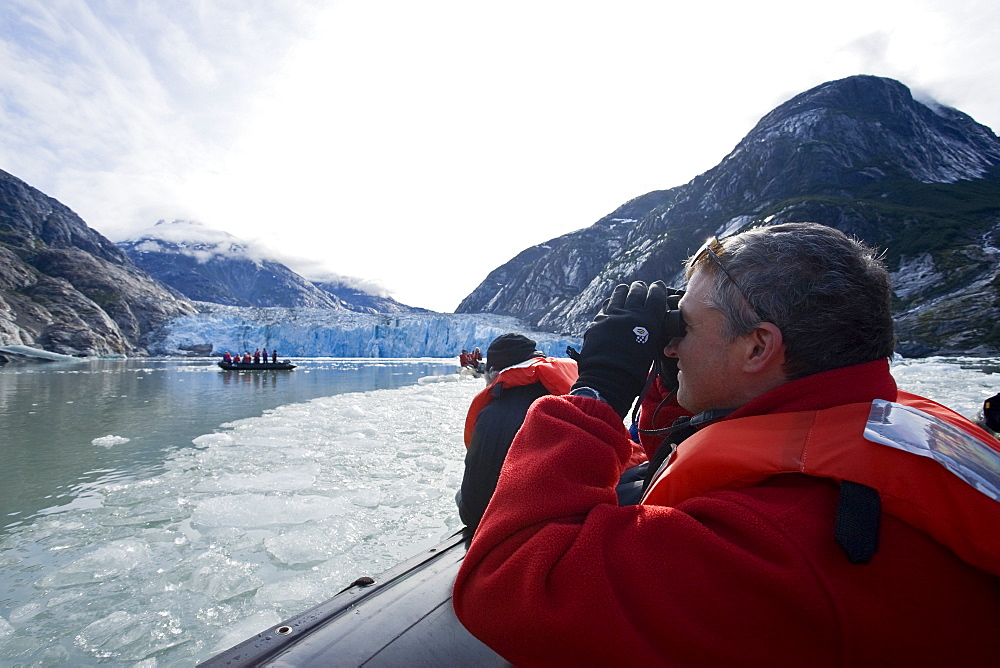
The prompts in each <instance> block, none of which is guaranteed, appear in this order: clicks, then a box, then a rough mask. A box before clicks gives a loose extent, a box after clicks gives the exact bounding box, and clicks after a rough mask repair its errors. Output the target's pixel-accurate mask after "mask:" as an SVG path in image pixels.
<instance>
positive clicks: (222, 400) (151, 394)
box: [0, 358, 455, 534]
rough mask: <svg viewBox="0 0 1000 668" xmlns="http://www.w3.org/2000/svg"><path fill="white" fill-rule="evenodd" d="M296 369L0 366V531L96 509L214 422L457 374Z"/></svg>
mask: <svg viewBox="0 0 1000 668" xmlns="http://www.w3.org/2000/svg"><path fill="white" fill-rule="evenodd" d="M294 361H295V363H296V364H298V365H299V367H298V368H297V369H295V370H293V371H254V372H237V371H222V370H221V369H219V368H218V366H216V364H215V360H212V359H208V358H205V359H170V360H150V359H136V360H94V361H84V362H72V363H64V362H59V363H48V364H45V363H42V364H31V365H11V366H7V367H0V455H2V457H3V462H4V465H3V466H2V467H0V490H2V491H0V534H2V532H4V531H6V530H9V529H10V528H11V527H13V526H17V525H19V524H21V523H23V522H24V521H25V520H27V519H29V518H31V517H33V516H36V515H39V514H47V513H52V512H58V511H60V510H65V509H67V508H68V507H70V506H82V507H85V506H86V505H87V504H89V503H97V502H98V501H97V500H96V498H95V496H94V495H93V494H92V493H91V492H90V490H92V489H94V488H96V487H98V486H101V485H104V484H107V483H108V482H112V481H119V480H129V479H136V478H142V477H149V476H150V475H152V474H154V473H156V472H157V470H158V468H159V467H160V466H161V464H162V462H163V460H164V458H165V457H166V456H167V454H168V453H169V452H171V451H173V450H176V449H178V448H185V447H190V446H191V439H193V438H195V437H197V436H199V435H202V434H205V433H210V432H212V431H213V430H214V429H215V428H216V427H218V426H219V425H220V424H222V423H225V422H230V421H233V420H237V419H242V418H247V417H253V416H258V415H261V414H262V413H263V412H264V411H267V410H270V409H273V408H275V407H277V406H281V405H284V404H290V403H296V402H302V401H307V400H309V399H313V398H315V397H323V396H330V395H334V394H339V393H343V392H355V391H365V390H373V389H392V388H397V387H403V386H405V385H411V384H413V383H416V382H417V380H418V379H419V378H421V377H422V376H434V375H442V374H448V373H453V372H454V371H455V362H454V360H450V359H431V358H427V359H417V360H412V359H411V360H386V359H361V360H359V359H330V358H316V359H296V360H294ZM109 436H110V437H118V438H117V439H114V438H112V439H108V438H107V437H109ZM126 438H127V439H129V441H128V442H127V444H125V445H121V444H122V443H124V441H122V440H121V439H126ZM95 441H96V442H95ZM116 442H117V445H116V444H115V443H116ZM112 445H113V446H114V447H109V446H112Z"/></svg>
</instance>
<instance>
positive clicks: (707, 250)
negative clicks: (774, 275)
mask: <svg viewBox="0 0 1000 668" xmlns="http://www.w3.org/2000/svg"><path fill="white" fill-rule="evenodd" d="M725 252H726V249H725V247H724V246H723V245H722V242H721V241H719V239H718V237H715V236H712V237H709V238H708V240H707V241H706V242H705V243H704V244H702V246H701V248H699V249H698V250H697V251H696V252H695V254H694V255H692V256H691V257H692V258H693V259H692V260H691V266H694V265H696V264H698V262H699V261H701V257H702V256H703V255H708V257H710V258H712V260H713V261H714V262H715V264H716V265H717V266H718V267H719V269H721V270H722V273H723V274H725V275H726V278H728V279H729V282H730V283H732V284H733V286H734V287H735V288H736V291H737V292H739V293H740V295H741V296H742V297H743V301H745V302H746V303H747V305H749V306H750V310H751V311H753V312H754V315H756V316H757V318H758V319H760V320H764V319H765V318H763V317H762V316H761V315H760V312H759V311H758V310H757V308H756V307H755V306H754V305H753V302H751V301H750V298H749V297H747V293H746V292H744V291H743V288H742V287H741V286H740V284H739V283H737V282H736V279H735V278H733V275H732V274H730V273H729V270H728V269H726V265H724V264H723V263H722V257H721V256H722V254H723V253H725Z"/></svg>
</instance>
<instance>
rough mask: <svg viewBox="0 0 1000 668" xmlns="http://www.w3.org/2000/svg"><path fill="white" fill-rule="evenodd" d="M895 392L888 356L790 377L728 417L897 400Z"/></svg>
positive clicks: (894, 382)
mask: <svg viewBox="0 0 1000 668" xmlns="http://www.w3.org/2000/svg"><path fill="white" fill-rule="evenodd" d="M896 395H897V388H896V380H895V379H894V378H893V377H892V374H891V373H889V360H887V359H881V360H875V361H874V362H865V363H864V364H855V365H853V366H845V367H840V368H839V369H832V370H830V371H824V372H822V373H815V374H813V375H811V376H806V377H805V378H799V379H797V380H792V381H789V382H787V383H784V384H783V385H779V386H778V387H776V388H774V389H773V390H771V391H770V392H766V393H764V394H762V395H760V396H759V397H757V398H756V399H754V400H752V401H750V402H749V403H747V404H745V405H743V406H741V407H740V408H737V409H736V410H735V411H733V412H732V413H730V414H729V415H728V416H726V419H727V420H728V419H732V418H740V417H747V416H750V415H767V414H769V413H793V412H796V411H810V410H812V411H815V410H822V409H824V408H832V407H833V406H840V405H843V404H853V403H860V402H862V401H873V400H875V399H885V400H887V401H895V400H896Z"/></svg>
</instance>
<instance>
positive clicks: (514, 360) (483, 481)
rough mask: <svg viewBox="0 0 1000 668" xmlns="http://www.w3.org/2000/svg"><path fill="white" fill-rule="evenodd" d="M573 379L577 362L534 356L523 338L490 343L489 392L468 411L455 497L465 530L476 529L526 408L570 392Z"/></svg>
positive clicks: (507, 337) (532, 345) (500, 338)
mask: <svg viewBox="0 0 1000 668" xmlns="http://www.w3.org/2000/svg"><path fill="white" fill-rule="evenodd" d="M575 378H576V362H574V361H573V360H570V359H557V358H550V357H545V354H544V353H542V352H539V351H537V350H535V342H534V341H532V340H531V339H529V338H528V337H526V336H524V335H522V334H513V333H511V334H503V335H502V336H498V337H497V338H496V339H494V340H493V342H492V343H490V345H489V348H487V350H486V384H487V388H486V389H485V390H483V392H481V393H480V395H479V396H477V398H476V399H475V400H474V401H473V403H472V406H471V407H470V408H469V415H468V416H467V421H466V429H467V431H466V436H467V438H466V445H467V446H468V451H467V452H466V455H465V474H464V476H463V478H462V487H461V489H460V490H459V491H458V493H457V494H456V495H455V502H456V503H457V504H458V513H459V516H460V517H461V518H462V521H463V522H465V525H466V526H467V527H468V528H469V529H472V530H475V528H476V527H477V526H478V525H479V520H480V519H481V518H482V516H483V512H484V511H485V510H486V506H487V505H488V504H489V502H490V498H491V497H492V496H493V491H494V490H495V489H496V484H497V479H498V478H499V477H500V469H501V468H502V467H503V462H504V459H505V458H506V457H507V450H508V449H510V444H511V441H513V440H514V436H515V434H517V430H518V429H520V428H521V423H522V422H524V416H525V415H526V414H527V412H528V408H529V407H530V406H531V404H532V403H533V402H534V401H535V399H538V398H539V397H542V396H545V395H547V394H564V393H566V392H568V391H569V388H570V386H571V385H572V383H573V380H575ZM472 424H474V425H475V426H474V428H472V432H471V437H470V436H469V435H468V429H469V428H470V426H471V425H472Z"/></svg>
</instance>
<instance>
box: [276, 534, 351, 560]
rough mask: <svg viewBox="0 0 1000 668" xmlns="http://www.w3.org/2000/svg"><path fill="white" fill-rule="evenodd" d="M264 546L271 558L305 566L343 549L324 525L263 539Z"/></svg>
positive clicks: (325, 558)
mask: <svg viewBox="0 0 1000 668" xmlns="http://www.w3.org/2000/svg"><path fill="white" fill-rule="evenodd" d="M264 548H265V549H266V550H267V553H268V555H270V557H271V558H272V559H274V560H275V561H277V562H280V563H282V564H287V565H289V566H306V565H310V564H318V563H320V562H322V561H326V560H327V559H329V558H330V557H332V556H334V555H335V554H338V553H340V552H342V551H343V547H342V546H340V545H337V544H336V542H335V539H334V538H333V537H332V536H331V533H330V530H329V529H328V528H326V527H312V528H308V529H296V530H292V531H287V532H285V533H282V534H281V535H278V536H268V537H267V538H265V539H264Z"/></svg>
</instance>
